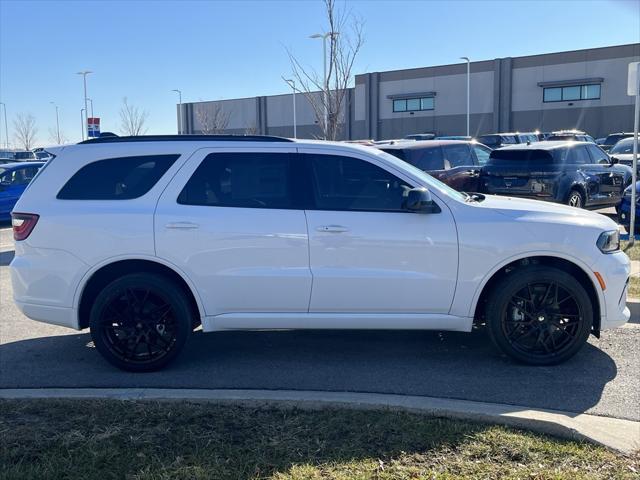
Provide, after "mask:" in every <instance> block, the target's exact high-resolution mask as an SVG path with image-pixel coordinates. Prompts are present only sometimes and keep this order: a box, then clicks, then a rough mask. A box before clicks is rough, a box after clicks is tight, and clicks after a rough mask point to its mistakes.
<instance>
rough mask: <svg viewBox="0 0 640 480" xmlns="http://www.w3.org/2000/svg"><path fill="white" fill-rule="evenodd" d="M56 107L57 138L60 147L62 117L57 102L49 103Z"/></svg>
mask: <svg viewBox="0 0 640 480" xmlns="http://www.w3.org/2000/svg"><path fill="white" fill-rule="evenodd" d="M49 103H50V104H51V105H53V106H54V107H56V138H57V139H58V145H60V117H59V116H58V105H56V103H55V102H49Z"/></svg>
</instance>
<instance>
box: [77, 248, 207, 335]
mask: <svg viewBox="0 0 640 480" xmlns="http://www.w3.org/2000/svg"><path fill="white" fill-rule="evenodd" d="M140 272H147V273H155V274H158V275H162V276H164V277H166V278H169V279H170V280H172V281H173V282H175V283H176V285H178V287H179V288H181V289H182V291H183V292H184V294H185V295H186V297H187V300H188V301H189V304H190V305H191V308H192V311H193V315H194V318H195V319H196V320H197V322H198V323H199V322H200V321H201V319H202V318H203V317H204V315H205V313H204V307H203V304H202V301H201V299H200V296H199V295H198V292H197V290H196V288H195V286H194V285H193V283H192V282H191V281H190V280H189V278H188V277H187V275H185V274H184V272H182V271H180V270H179V269H178V268H177V267H176V266H175V265H172V264H170V263H168V262H165V261H163V260H162V259H159V258H157V257H126V258H112V259H109V260H106V261H104V262H102V263H100V264H98V265H96V266H95V267H94V268H93V269H91V270H90V271H89V272H87V273H86V274H85V276H84V277H83V279H82V281H81V282H80V284H79V286H78V288H77V289H76V294H75V298H74V306H75V311H76V321H77V325H78V329H83V328H87V327H88V326H89V311H90V309H91V299H92V298H95V295H96V294H97V293H98V292H99V290H100V289H101V288H102V287H104V286H106V285H107V284H108V283H110V282H111V281H113V280H115V279H116V278H119V277H121V276H123V275H126V274H128V273H140Z"/></svg>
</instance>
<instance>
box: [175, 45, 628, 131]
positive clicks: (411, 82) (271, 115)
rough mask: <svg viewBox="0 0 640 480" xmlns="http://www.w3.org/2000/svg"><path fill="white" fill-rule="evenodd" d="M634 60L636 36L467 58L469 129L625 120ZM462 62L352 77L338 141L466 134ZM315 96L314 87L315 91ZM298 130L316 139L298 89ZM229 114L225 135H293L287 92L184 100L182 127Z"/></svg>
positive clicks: (598, 125)
mask: <svg viewBox="0 0 640 480" xmlns="http://www.w3.org/2000/svg"><path fill="white" fill-rule="evenodd" d="M639 60H640V43H636V44H631V45H620V46H613V47H603V48H595V49H587V50H577V51H570V52H559V53H551V54H543V55H531V56H526V57H513V58H510V57H509V58H498V59H495V60H487V61H479V62H471V75H470V79H471V106H470V112H471V114H470V133H471V135H472V136H477V135H481V134H485V133H491V132H506V131H533V130H540V131H551V130H558V129H564V128H578V129H582V130H585V131H587V132H589V133H590V134H592V135H594V136H604V135H606V134H607V133H609V132H612V131H620V130H631V129H632V127H633V98H632V97H629V96H627V95H626V82H627V65H628V64H629V63H630V62H633V61H639ZM594 78H595V79H601V97H600V99H597V100H580V101H573V102H554V103H545V102H543V86H541V85H540V84H541V83H545V82H572V81H573V82H577V83H579V81H580V80H584V79H594ZM466 80H467V75H466V63H459V64H453V65H440V66H433V67H424V68H414V69H406V70H394V71H387V72H372V73H365V74H362V75H356V77H355V87H354V88H353V89H350V90H349V91H348V94H347V102H346V103H345V109H344V111H343V112H342V122H341V126H342V128H341V139H376V140H381V139H389V138H399V137H403V136H405V135H407V134H410V133H423V132H433V133H436V134H439V135H464V134H465V130H466ZM424 92H430V94H432V95H433V96H434V103H435V108H434V109H433V110H429V111H416V112H394V111H393V97H394V96H397V95H405V96H408V95H411V94H416V96H418V95H417V94H420V93H424ZM316 94H317V95H320V94H321V93H320V92H317V93H316ZM296 103H297V105H296V114H297V124H298V137H300V138H319V137H320V128H319V127H318V123H317V120H316V115H315V112H314V110H313V108H312V106H311V104H310V103H309V102H308V101H307V99H306V98H305V96H304V95H302V94H297V95H296ZM214 108H221V109H223V110H224V111H226V112H229V116H230V117H229V125H228V128H227V130H226V131H227V132H228V133H253V132H256V133H262V134H270V135H282V136H286V137H292V136H293V102H292V95H291V94H287V95H274V96H269V97H253V98H244V99H236V100H221V101H216V102H199V103H193V104H185V105H183V131H185V132H186V133H200V132H201V131H202V129H201V125H200V122H199V119H198V111H200V110H202V109H205V110H206V109H214Z"/></svg>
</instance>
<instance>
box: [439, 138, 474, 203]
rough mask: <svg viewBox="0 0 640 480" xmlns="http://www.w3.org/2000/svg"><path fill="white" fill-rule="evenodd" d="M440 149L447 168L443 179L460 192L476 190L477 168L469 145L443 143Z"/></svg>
mask: <svg viewBox="0 0 640 480" xmlns="http://www.w3.org/2000/svg"><path fill="white" fill-rule="evenodd" d="M442 151H443V152H444V158H445V168H446V169H447V173H446V177H445V180H443V181H445V183H447V184H448V185H449V186H451V187H453V188H455V189H456V190H458V191H460V192H477V191H478V173H479V168H478V166H477V163H476V158H475V155H474V154H473V152H472V151H471V147H470V145H469V144H467V143H455V144H449V145H443V146H442Z"/></svg>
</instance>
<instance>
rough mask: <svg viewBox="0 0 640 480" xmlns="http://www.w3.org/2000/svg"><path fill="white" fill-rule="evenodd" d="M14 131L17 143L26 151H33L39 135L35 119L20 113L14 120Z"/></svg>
mask: <svg viewBox="0 0 640 480" xmlns="http://www.w3.org/2000/svg"><path fill="white" fill-rule="evenodd" d="M13 129H14V130H15V133H14V136H15V139H16V143H17V144H18V145H20V146H21V147H22V148H24V149H25V150H31V149H32V148H33V144H34V143H35V139H36V134H37V133H38V128H37V127H36V119H35V117H34V116H33V115H31V114H24V113H19V114H18V115H17V117H16V118H15V119H14V120H13Z"/></svg>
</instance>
